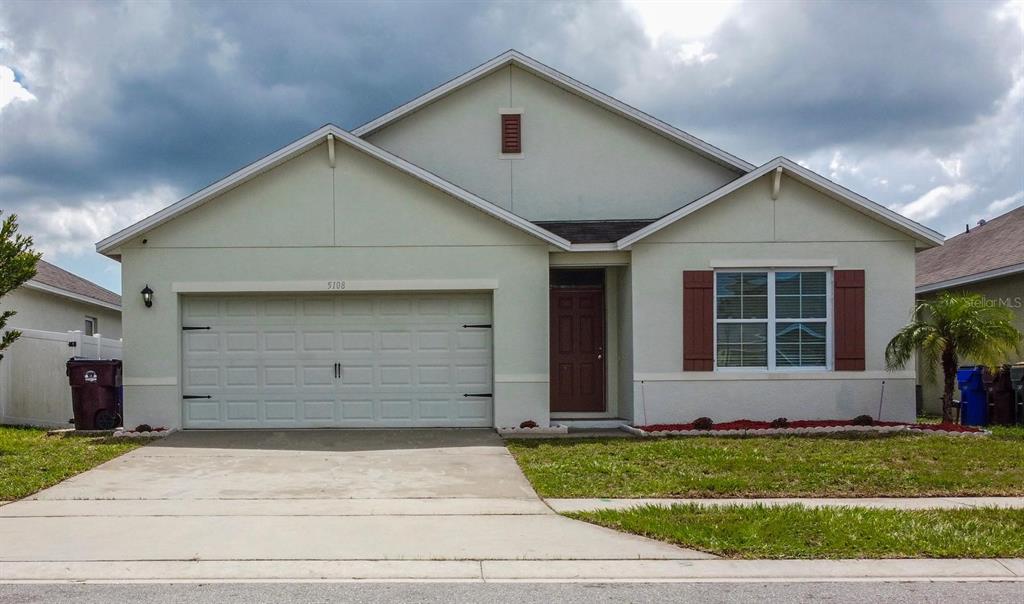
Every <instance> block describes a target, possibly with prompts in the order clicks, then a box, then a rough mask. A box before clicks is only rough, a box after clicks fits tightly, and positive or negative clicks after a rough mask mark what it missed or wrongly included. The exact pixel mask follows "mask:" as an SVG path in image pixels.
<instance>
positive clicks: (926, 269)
mask: <svg viewBox="0 0 1024 604" xmlns="http://www.w3.org/2000/svg"><path fill="white" fill-rule="evenodd" d="M1015 273H1024V206H1021V207H1019V208H1017V209H1016V210H1011V211H1009V212H1007V213H1005V214H1003V215H1002V216H999V217H997V218H993V219H992V220H989V221H988V222H986V223H985V224H983V225H980V226H977V227H974V228H972V229H971V230H970V231H968V232H966V233H961V234H959V235H957V236H956V237H951V238H950V239H949V240H948V241H946V244H945V245H943V246H942V247H940V248H933V249H930V250H923V251H921V252H918V254H917V279H916V284H917V292H918V293H925V292H930V291H936V290H940V289H946V288H949V287H956V286H958V285H966V284H968V283H975V282H977V281H983V280H985V279H992V278H995V277H1002V276H1005V275H1012V274H1015Z"/></svg>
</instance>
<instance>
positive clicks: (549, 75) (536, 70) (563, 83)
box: [352, 50, 754, 174]
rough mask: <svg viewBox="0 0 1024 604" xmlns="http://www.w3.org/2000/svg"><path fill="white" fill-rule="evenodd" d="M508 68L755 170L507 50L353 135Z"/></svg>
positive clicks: (738, 167)
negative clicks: (510, 66)
mask: <svg viewBox="0 0 1024 604" xmlns="http://www.w3.org/2000/svg"><path fill="white" fill-rule="evenodd" d="M508 65H515V66H516V67H519V68H520V69H523V70H525V71H527V72H529V73H532V74H533V75H535V76H537V77H539V78H541V79H543V80H546V81H548V82H550V83H552V84H554V85H555V86H558V87H559V88H562V89H564V90H566V91H568V92H571V93H573V94H576V95H578V96H580V97H583V98H584V99H587V100H589V101H591V102H593V103H595V104H596V105H598V106H600V107H603V108H604V109H607V110H608V111H611V112H612V113H614V114H616V115H619V116H622V117H624V118H626V119H628V120H630V121H632V122H634V123H636V124H639V125H640V126H643V127H644V128H647V129H648V130H652V131H654V132H655V133H657V134H661V135H662V136H664V137H666V138H668V139H669V140H671V141H674V142H676V143H678V144H680V145H682V146H684V147H687V148H689V149H691V150H692V151H695V152H696V153H698V154H699V155H701V156H703V157H705V158H707V159H710V160H711V161H713V162H715V163H718V164H720V165H722V166H725V167H727V168H730V169H732V170H734V171H736V172H738V173H740V174H744V173H746V172H748V171H750V170H752V169H754V165H753V164H751V163H748V162H746V161H744V160H742V159H740V158H738V157H736V156H735V155H732V154H731V153H727V152H725V151H723V150H721V149H719V148H718V147H715V146H714V145H712V144H710V143H708V142H706V141H703V140H701V139H699V138H697V137H696V136H693V135H692V134H689V133H687V132H683V131H682V130H680V129H678V128H676V127H674V126H672V125H670V124H667V123H665V122H663V121H661V120H659V119H657V118H655V117H653V116H651V115H648V114H646V113H644V112H643V111H640V110H639V109H636V108H635V107H631V106H629V105H627V104H626V103H623V102H622V101H620V100H618V99H616V98H613V97H611V96H608V95H607V94H605V93H603V92H601V91H599V90H596V89H594V88H591V87H590V86H587V85H586V84H584V83H582V82H579V81H577V80H574V79H573V78H571V77H569V76H567V75H565V74H564V73H561V72H560V71H557V70H555V69H552V68H551V67H548V66H547V65H545V64H543V63H541V62H540V61H537V60H536V59H533V58H531V57H528V56H526V55H524V54H523V53H521V52H519V51H516V50H507V51H505V52H503V53H502V54H500V55H498V56H496V57H494V58H493V59H491V60H490V61H487V62H486V63H484V64H482V65H479V66H477V67H474V68H473V69H471V70H469V71H467V72H466V73H464V74H462V75H460V76H458V77H456V78H454V79H451V80H449V81H447V82H445V83H444V84H441V85H440V86H438V87H437V88H434V89H433V90H431V91H429V92H427V93H425V94H422V95H420V96H418V97H416V98H415V99H413V100H411V101H409V102H408V103H405V104H404V105H401V106H399V107H397V108H395V109H393V110H391V111H389V112H388V113H385V114H384V115H382V116H380V117H378V118H376V119H374V120H371V121H370V122H367V123H365V124H363V125H362V126H359V127H358V128H356V129H355V130H353V131H352V134H354V135H356V136H358V137H366V136H369V135H370V134H373V133H374V132H377V131H378V130H381V129H382V128H384V127H386V126H387V125H389V124H391V123H393V122H395V121H398V120H400V119H402V118H403V117H405V116H407V115H409V114H410V113H412V112H414V111H416V110H418V109H421V108H423V107H425V106H427V105H429V104H431V103H433V102H434V101H437V100H439V99H441V98H443V97H445V96H447V95H449V94H451V93H452V92H455V91H456V90H459V89H460V88H463V87H465V86H468V85H469V84H472V83H473V82H476V81H477V80H479V79H481V78H484V77H486V76H488V75H490V74H492V73H494V72H495V71H497V70H499V69H501V68H503V67H506V66H508Z"/></svg>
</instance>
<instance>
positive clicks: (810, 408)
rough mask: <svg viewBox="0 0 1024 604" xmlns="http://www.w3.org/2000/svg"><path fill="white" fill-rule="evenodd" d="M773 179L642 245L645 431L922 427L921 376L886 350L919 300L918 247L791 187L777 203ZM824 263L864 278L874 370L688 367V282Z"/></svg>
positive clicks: (639, 337) (637, 337) (639, 357)
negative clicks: (752, 424)
mask: <svg viewBox="0 0 1024 604" xmlns="http://www.w3.org/2000/svg"><path fill="white" fill-rule="evenodd" d="M771 178H772V177H771V176H766V177H764V178H762V179H760V180H758V181H756V182H754V183H751V184H750V185H748V186H747V187H744V188H743V189H740V190H739V191H736V192H734V193H732V194H730V195H728V196H726V197H724V198H722V199H720V200H718V201H716V202H715V203H713V204H711V205H709V206H707V207H706V208H703V209H701V210H698V211H697V212H695V213H694V214H692V215H690V216H689V217H687V218H685V219H684V220H682V221H680V222H678V223H676V224H675V225H672V226H670V227H668V228H666V229H664V230H662V231H660V232H658V233H656V234H655V235H652V236H651V237H649V238H648V239H646V240H643V241H641V242H640V243H638V244H636V245H635V246H634V247H633V251H632V260H633V265H632V271H631V277H632V282H633V288H632V291H633V294H632V295H633V299H632V314H633V317H634V318H633V333H634V338H633V363H634V377H633V380H634V381H633V389H634V408H635V413H636V415H637V422H638V423H657V422H670V421H671V422H676V421H690V420H693V419H695V418H697V417H700V416H704V415H706V416H710V417H712V418H713V419H715V420H727V419H737V418H750V419H772V418H774V417H778V416H780V415H781V416H787V417H789V418H790V419H797V418H844V417H853V416H856V415H859V414H862V413H869V414H871V415H876V414H877V412H878V403H879V397H880V394H881V385H882V380H885V381H886V386H885V399H884V404H883V413H882V417H883V418H889V419H901V420H910V419H913V417H914V374H913V369H912V368H911V369H910V370H909V371H903V372H898V373H888V372H886V371H885V363H884V348H885V345H886V343H887V342H888V341H889V339H890V338H891V337H892V335H893V334H895V333H896V331H897V330H898V329H899V328H900V327H901V326H902V325H903V324H904V323H905V321H906V317H907V314H908V313H909V311H910V308H911V306H912V304H913V301H914V242H913V241H912V240H911V239H910V238H908V237H907V236H905V235H903V234H902V233H900V232H898V231H895V230H893V229H891V228H889V227H887V226H885V225H883V224H881V223H879V222H877V221H876V220H874V219H871V218H868V217H867V216H865V215H863V214H861V213H859V212H857V211H854V210H853V209H850V208H848V207H846V206H844V205H842V204H840V203H839V202H836V201H834V200H832V199H830V198H828V197H826V196H824V195H823V194H821V193H819V192H817V191H814V190H813V189H811V188H809V187H806V186H804V185H803V184H800V183H798V182H797V181H794V180H792V179H790V178H789V177H784V178H783V182H782V189H781V194H780V196H779V198H778V200H777V201H773V200H772V199H771ZM750 261H757V262H759V263H760V262H764V263H766V264H769V263H773V262H774V263H776V264H778V265H784V264H786V263H797V264H799V263H801V262H806V263H808V264H819V263H822V262H827V263H828V264H830V265H834V268H838V269H864V270H865V277H866V291H865V297H866V308H865V314H866V352H867V358H866V364H867V370H866V371H864V372H817V373H799V372H797V373H771V374H767V373H764V372H687V373H684V372H682V371H681V369H682V358H683V352H682V342H683V334H682V331H683V327H682V304H683V301H682V297H683V296H682V272H683V270H708V269H710V268H712V265H713V264H721V263H723V262H724V263H728V262H737V263H745V262H750Z"/></svg>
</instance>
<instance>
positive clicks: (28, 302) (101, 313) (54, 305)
mask: <svg viewBox="0 0 1024 604" xmlns="http://www.w3.org/2000/svg"><path fill="white" fill-rule="evenodd" d="M140 289H141V288H140ZM0 310H16V311H17V312H18V314H17V315H15V316H14V317H13V318H12V319H11V320H10V321H8V324H9V326H11V327H20V328H22V329H39V330H42V331H56V332H67V331H82V330H83V329H85V317H87V316H89V317H95V318H96V320H97V321H98V323H99V328H98V330H97V331H98V332H99V333H100V334H102V335H103V337H105V338H113V339H115V340H116V339H118V338H120V337H121V313H120V312H118V311H116V310H111V309H109V308H104V307H102V306H94V305H92V304H86V303H84V302H78V301H77V300H72V299H71V298H65V297H64V296H58V295H56V294H51V293H48V292H43V291H39V290H34V289H30V288H28V287H20V288H18V289H16V290H14V291H13V292H11V293H9V294H7V295H6V296H4V299H3V303H0Z"/></svg>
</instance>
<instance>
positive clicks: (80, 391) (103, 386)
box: [67, 359, 121, 430]
mask: <svg viewBox="0 0 1024 604" xmlns="http://www.w3.org/2000/svg"><path fill="white" fill-rule="evenodd" d="M67 374H68V382H69V383H70V384H71V406H72V409H73V410H74V412H75V429H76V430H113V429H114V428H117V427H118V426H120V425H121V361H120V360H118V359H109V360H107V359H70V360H68V368H67Z"/></svg>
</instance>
